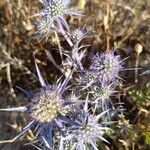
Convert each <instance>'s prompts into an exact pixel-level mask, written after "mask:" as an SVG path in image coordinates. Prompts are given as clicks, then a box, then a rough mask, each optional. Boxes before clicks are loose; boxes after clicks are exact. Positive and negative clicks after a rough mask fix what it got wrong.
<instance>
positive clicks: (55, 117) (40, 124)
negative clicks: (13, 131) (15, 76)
mask: <svg viewBox="0 0 150 150" xmlns="http://www.w3.org/2000/svg"><path fill="white" fill-rule="evenodd" d="M36 69H37V74H38V77H39V81H40V83H41V86H42V89H41V90H40V92H38V93H36V94H31V93H28V92H27V91H25V90H23V91H24V92H25V94H27V95H28V96H29V98H30V99H31V102H30V103H29V104H27V105H26V106H21V107H16V108H6V109H0V111H17V112H19V111H20V112H26V113H28V114H29V115H30V116H31V118H32V121H30V122H29V123H28V125H27V126H26V127H24V128H23V130H22V131H21V132H20V133H19V134H18V135H17V136H16V137H15V138H14V139H13V140H12V141H15V140H17V139H18V138H19V137H20V136H21V135H22V134H24V133H25V132H27V131H28V130H29V129H31V127H33V126H36V130H37V134H36V140H37V141H39V142H40V143H42V144H44V146H46V147H47V148H48V149H52V148H53V132H54V130H55V129H57V130H59V129H61V128H62V127H63V124H70V125H73V126H78V123H75V122H74V121H72V120H71V119H70V118H69V117H68V115H67V114H68V113H69V112H70V111H71V108H70V105H71V104H72V103H71V102H69V101H66V100H65V99H64V98H63V96H62V95H63V92H64V91H65V89H66V86H67V83H68V81H69V76H68V78H66V79H65V80H64V82H63V83H60V82H59V83H57V84H55V85H49V84H46V83H45V81H44V80H43V77H42V76H41V73H40V71H39V69H38V66H37V64H36Z"/></svg>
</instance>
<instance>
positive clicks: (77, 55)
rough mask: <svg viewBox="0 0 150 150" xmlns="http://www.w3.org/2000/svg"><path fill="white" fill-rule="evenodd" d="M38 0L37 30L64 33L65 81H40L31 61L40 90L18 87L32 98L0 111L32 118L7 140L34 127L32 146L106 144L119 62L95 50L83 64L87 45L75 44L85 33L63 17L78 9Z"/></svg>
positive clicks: (75, 148)
mask: <svg viewBox="0 0 150 150" xmlns="http://www.w3.org/2000/svg"><path fill="white" fill-rule="evenodd" d="M41 3H42V4H43V9H42V10H41V12H39V13H38V14H36V15H35V16H38V17H39V18H40V21H39V22H38V24H37V33H39V34H40V36H42V37H46V38H48V37H49V35H50V33H51V32H53V31H54V30H57V31H59V32H61V33H62V34H63V35H64V33H67V34H65V35H68V37H67V39H69V40H68V41H69V43H71V44H70V46H71V48H72V49H71V50H70V51H65V52H64V53H63V55H65V56H66V58H65V60H63V63H64V62H65V64H66V65H68V68H69V70H70V71H69V73H68V74H67V75H65V79H64V80H63V78H61V79H59V80H58V81H57V82H56V83H55V84H53V85H50V84H47V83H46V82H45V81H44V79H43V77H42V75H41V73H40V70H39V68H38V66H37V64H36V63H35V66H36V70H37V75H38V78H39V81H40V83H41V86H42V88H41V89H40V90H39V92H37V93H31V92H27V91H26V90H23V89H21V88H20V89H21V90H22V91H23V92H24V93H25V94H26V95H27V96H28V97H29V98H30V100H31V102H30V103H29V104H27V105H26V106H20V107H16V108H6V109H0V111H20V112H26V113H27V114H29V116H30V117H31V121H30V122H29V123H28V124H27V126H26V127H24V128H23V130H22V131H21V132H20V133H18V134H17V136H16V137H15V138H14V139H13V140H12V141H15V140H17V139H18V138H19V137H20V136H22V134H24V133H25V132H27V131H28V130H29V129H31V128H35V130H34V133H35V139H34V141H33V143H34V144H33V145H36V147H37V148H38V149H39V150H43V149H45V150H98V149H99V148H98V142H99V141H101V142H104V143H109V141H108V140H107V136H108V134H109V133H110V132H111V124H112V123H113V120H111V117H110V110H111V109H113V102H112V101H111V97H112V96H115V95H116V93H117V91H115V87H116V86H117V80H118V78H119V72H120V71H121V70H122V69H123V66H122V60H121V58H120V57H119V56H117V55H115V54H114V51H107V52H105V53H98V52H97V53H96V54H93V56H92V57H91V64H90V66H89V67H88V68H85V67H84V65H83V63H82V60H83V58H84V56H85V55H86V50H83V49H85V48H86V45H85V46H84V45H80V44H79V43H80V42H81V40H82V39H84V38H85V37H86V34H85V33H84V32H83V31H82V30H81V31H80V30H79V29H76V30H74V31H72V32H69V30H68V28H69V27H68V24H67V22H66V20H65V18H64V15H65V14H67V15H68V14H69V15H70V14H75V15H78V14H79V12H78V11H74V10H71V9H69V5H70V1H69V0H41ZM65 29H66V30H68V31H67V32H65ZM68 41H67V42H68ZM63 65H64V64H63ZM70 81H71V82H70ZM113 111H115V110H113ZM113 113H114V112H113Z"/></svg>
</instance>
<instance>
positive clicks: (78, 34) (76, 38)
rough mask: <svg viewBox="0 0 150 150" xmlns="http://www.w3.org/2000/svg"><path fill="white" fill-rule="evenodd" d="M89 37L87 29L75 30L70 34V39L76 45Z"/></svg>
mask: <svg viewBox="0 0 150 150" xmlns="http://www.w3.org/2000/svg"><path fill="white" fill-rule="evenodd" d="M86 36H87V31H85V29H84V28H83V29H79V28H78V29H75V30H72V31H71V33H70V37H71V39H72V41H73V43H74V44H75V45H78V44H79V43H80V42H81V41H82V40H83V39H84V38H85V37H86Z"/></svg>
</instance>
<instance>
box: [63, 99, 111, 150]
mask: <svg viewBox="0 0 150 150" xmlns="http://www.w3.org/2000/svg"><path fill="white" fill-rule="evenodd" d="M105 113H107V111H105V112H102V113H100V114H98V115H95V114H90V113H89V112H88V104H87V101H86V102H85V105H84V108H83V110H80V112H79V113H78V115H77V116H76V121H78V122H80V124H81V126H79V127H77V128H72V127H71V128H68V129H67V132H68V135H67V136H65V137H62V141H63V142H62V145H64V146H66V141H67V143H68V144H69V145H68V146H69V147H71V148H70V149H73V150H84V149H93V150H98V148H97V142H98V141H99V140H100V141H104V142H107V143H108V141H107V140H106V139H105V138H104V137H103V136H104V134H105V133H106V132H107V131H108V130H109V131H110V128H108V127H107V125H106V124H107V123H106V122H103V119H102V118H103V117H104V114H105ZM104 120H105V119H104ZM105 123H106V124H105ZM64 143H65V144H64ZM62 145H61V146H60V147H61V149H63V146H62Z"/></svg>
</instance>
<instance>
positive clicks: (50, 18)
mask: <svg viewBox="0 0 150 150" xmlns="http://www.w3.org/2000/svg"><path fill="white" fill-rule="evenodd" d="M40 2H41V3H42V4H43V7H44V8H43V9H42V10H41V11H40V12H39V13H37V14H35V15H34V17H37V16H38V17H40V19H39V21H38V24H39V25H37V30H38V31H39V34H44V37H46V39H48V37H49V36H50V33H51V32H50V31H51V29H56V30H53V31H57V32H60V33H61V34H62V35H63V36H64V37H65V39H66V41H67V42H68V44H69V45H70V46H73V43H72V41H71V40H70V38H69V36H67V34H66V31H65V30H67V31H68V30H69V26H68V23H67V22H66V20H65V17H64V15H81V13H80V12H79V11H75V10H72V9H70V8H69V5H70V0H40ZM43 18H44V19H43ZM41 21H42V23H41ZM47 27H49V29H48V28H47ZM45 31H48V32H47V33H46V32H45Z"/></svg>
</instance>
